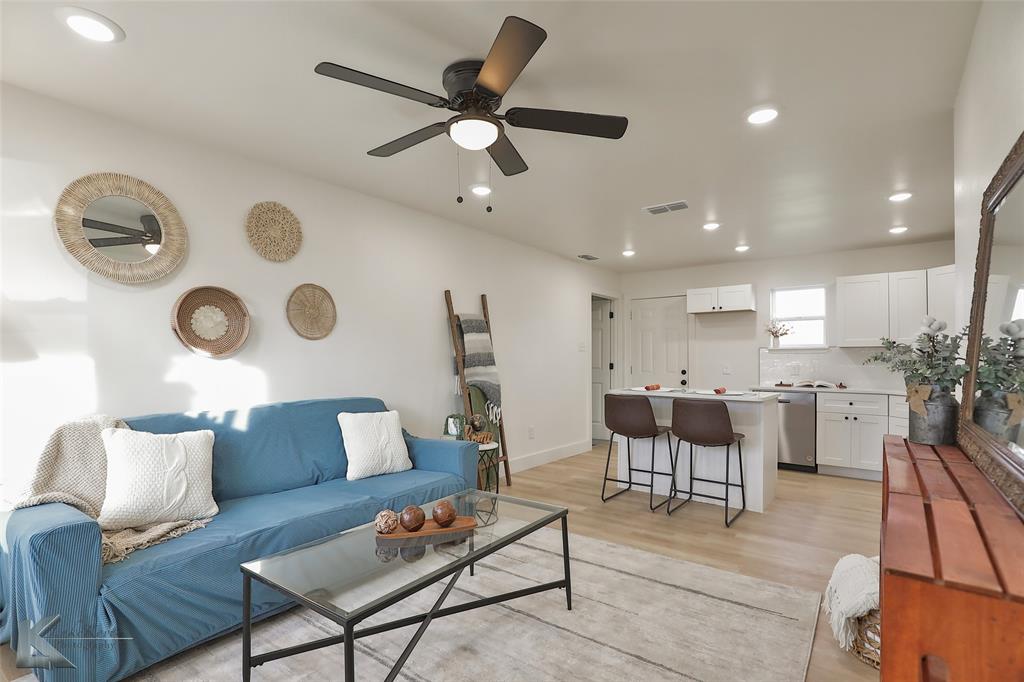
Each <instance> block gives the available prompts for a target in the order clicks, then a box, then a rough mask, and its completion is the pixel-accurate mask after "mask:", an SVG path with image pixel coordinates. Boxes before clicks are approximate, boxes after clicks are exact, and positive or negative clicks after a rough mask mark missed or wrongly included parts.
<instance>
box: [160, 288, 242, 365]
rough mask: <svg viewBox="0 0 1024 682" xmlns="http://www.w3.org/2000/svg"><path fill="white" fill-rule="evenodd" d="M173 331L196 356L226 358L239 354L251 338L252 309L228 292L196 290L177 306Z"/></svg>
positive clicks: (189, 291)
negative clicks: (250, 316) (248, 338)
mask: <svg viewBox="0 0 1024 682" xmlns="http://www.w3.org/2000/svg"><path fill="white" fill-rule="evenodd" d="M171 328H172V329H173V330H174V334H175V336H177V337H178V340H179V341H181V343H182V344H183V345H184V346H185V348H188V349H189V350H190V351H192V352H193V353H196V354H198V355H205V356H207V357H211V358H226V357H228V356H229V355H232V354H234V353H235V352H237V351H238V349H239V348H241V347H242V344H244V343H245V339H246V337H248V336H249V310H248V309H247V308H246V307H245V303H243V302H242V299H240V298H239V297H238V296H236V295H235V294H233V293H231V292H230V291H228V290H227V289H221V288H220V287H196V288H194V289H189V290H188V291H186V292H185V293H184V294H182V295H181V297H180V298H178V301H177V302H176V303H175V304H174V310H173V312H172V313H171Z"/></svg>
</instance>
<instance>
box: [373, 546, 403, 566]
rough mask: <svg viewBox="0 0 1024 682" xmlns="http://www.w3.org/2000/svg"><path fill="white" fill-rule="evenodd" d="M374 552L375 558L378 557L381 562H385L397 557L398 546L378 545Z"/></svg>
mask: <svg viewBox="0 0 1024 682" xmlns="http://www.w3.org/2000/svg"><path fill="white" fill-rule="evenodd" d="M376 554H377V558H378V559H380V561H381V563H385V564H386V563H388V562H389V561H394V560H395V559H397V558H398V548H397V547H378V548H377V551H376Z"/></svg>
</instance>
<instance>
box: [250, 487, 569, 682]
mask: <svg viewBox="0 0 1024 682" xmlns="http://www.w3.org/2000/svg"><path fill="white" fill-rule="evenodd" d="M484 494H485V495H486V496H487V497H494V498H496V499H498V500H502V499H504V500H508V501H509V502H512V503H515V504H519V505H523V506H527V507H534V508H537V509H543V510H545V511H547V510H549V509H552V507H551V506H550V505H545V504H540V503H535V502H531V501H529V500H521V499H518V498H510V497H505V496H498V495H490V494H486V493H484ZM568 514H569V510H568V509H565V508H561V509H558V510H557V511H551V513H550V514H549V515H548V516H545V517H543V518H541V519H538V520H536V521H533V522H531V523H529V524H527V525H525V526H523V527H522V528H520V529H518V530H517V531H515V532H514V533H510V534H509V535H507V536H506V537H504V538H502V539H501V540H498V541H496V542H494V543H491V544H488V545H486V546H485V547H482V548H480V549H472V548H471V549H470V551H469V553H468V554H467V555H466V556H465V557H462V558H460V559H457V560H456V561H453V562H452V563H451V564H448V565H447V566H444V567H442V568H440V569H438V570H437V571H435V572H433V573H430V574H428V575H425V576H422V577H421V578H419V579H417V580H414V581H412V582H410V583H409V584H408V585H405V586H404V587H402V588H400V589H398V590H396V591H394V592H392V593H390V594H387V595H384V596H383V597H380V598H378V599H376V600H374V601H372V602H370V603H368V604H365V605H364V606H361V607H360V608H358V609H355V610H354V611H351V612H347V614H346V615H341V614H340V613H338V612H337V611H334V610H332V609H329V608H327V607H325V606H323V605H322V604H319V603H317V602H316V601H312V600H310V599H308V598H306V597H304V596H303V595H301V594H296V593H295V592H293V591H291V590H289V589H287V588H284V587H282V586H280V585H278V584H276V583H274V582H273V581H271V580H268V579H266V578H264V577H263V576H260V575H258V574H256V573H254V572H252V571H250V570H248V569H246V568H245V566H244V565H243V566H241V571H242V680H244V682H249V679H250V675H251V673H252V669H253V668H255V667H257V666H260V665H263V664H264V663H268V662H270V661H276V660H277V659H279V658H286V657H288V656H295V655H296V654H301V653H305V652H307V651H313V650H315V649H321V648H323V647H328V646H333V645H335V644H344V649H345V651H344V655H345V682H353V681H354V680H355V660H354V647H355V640H357V639H361V638H363V637H369V636H371V635H378V634H381V633H383V632H388V631H390V630H396V629H398V628H403V627H407V626H409V625H415V624H416V623H419V624H420V626H419V628H417V629H416V632H415V633H414V634H413V636H412V638H411V639H410V640H409V643H408V645H406V647H405V650H404V651H403V652H402V654H401V656H399V657H398V660H397V661H395V665H394V667H392V669H391V672H390V673H388V676H387V677H386V678H385V679H386V680H387V682H392V681H393V680H395V679H396V678H397V677H398V674H399V672H400V671H401V670H402V666H403V665H405V662H406V661H407V660H408V659H409V656H410V655H411V654H412V652H413V649H415V648H416V645H417V644H418V643H419V641H420V638H421V637H422V636H423V633H424V632H426V630H427V626H429V625H430V623H431V621H432V620H434V619H435V618H443V617H444V616H451V615H453V614H456V613H462V612H464V611H471V610H473V609H478V608H481V607H483V606H490V605H492V604H498V603H500V602H504V601H509V600H511V599H518V598H520V597H526V596H529V595H531V594H537V593H538V592H546V591H548V590H558V589H564V590H565V606H566V609H568V610H569V611H572V583H571V580H570V572H569V526H568V521H569V519H568ZM558 519H561V522H562V523H561V525H562V561H563V565H564V570H565V573H564V577H563V578H562V579H561V580H553V581H551V582H547V583H542V584H540V585H534V586H533V587H527V588H523V589H521V590H514V591H512V592H505V593H503V594H498V595H494V596H492V597H486V598H484V599H477V600H475V601H470V602H466V603H463V604H457V605H455V606H448V607H442V604H443V603H444V600H445V599H446V598H447V597H448V595H449V593H451V591H452V588H453V587H454V586H455V582H456V581H457V580H458V579H459V577H460V576H461V575H462V572H463V570H465V568H466V567H467V566H468V567H469V569H470V574H471V575H472V573H473V565H474V564H475V563H476V562H477V561H479V560H480V559H483V558H484V557H487V556H490V555H491V554H494V553H495V552H497V551H498V550H500V549H503V548H504V547H507V546H508V545H510V544H512V543H514V542H518V541H519V540H522V539H523V538H524V537H526V536H527V535H530V534H532V533H534V532H535V531H537V530H538V529H540V528H543V527H544V526H547V525H548V524H550V523H552V522H554V521H556V520H558ZM328 541H329V540H328ZM318 542H323V540H319V541H317V542H314V543H310V544H317V543H318ZM470 542H472V538H471V539H470ZM304 546H308V545H304ZM471 547H472V545H471ZM299 549H302V547H296V548H294V549H291V550H288V552H294V551H298V550H299ZM285 553H287V552H285ZM448 576H452V578H451V580H449V581H448V584H447V585H446V586H445V588H444V591H443V592H442V593H441V596H440V597H438V599H437V601H436V602H434V606H433V607H432V608H431V609H430V610H429V611H427V612H426V613H420V614H417V615H415V616H407V617H405V618H400V619H398V620H394V621H391V622H388V623H381V624H379V625H373V626H368V627H365V628H363V629H361V630H356V625H358V624H359V623H360V622H361V621H363V620H365V619H366V618H369V617H370V616H373V615H374V614H376V613H379V612H381V611H383V610H384V609H386V608H388V607H389V606H393V605H395V604H397V603H398V602H400V601H402V600H403V599H405V598H407V597H409V596H411V595H413V594H416V593H417V592H419V591H420V590H422V589H424V588H426V587H429V586H430V585H434V584H437V583H438V582H440V581H441V580H443V579H444V578H446V577H448ZM253 580H257V581H259V582H261V583H263V584H264V585H266V586H268V587H270V588H272V589H274V590H276V591H278V592H281V593H283V594H286V595H288V596H289V597H291V598H292V599H294V600H295V601H296V602H298V603H300V604H303V605H305V606H307V607H309V608H310V609H312V610H313V611H316V612H317V613H319V614H320V615H322V616H324V617H325V618H328V619H330V620H332V621H334V622H335V623H337V624H338V625H340V626H342V627H343V628H344V632H343V633H342V634H339V635H333V636H331V637H324V638H322V639H318V640H314V641H312V642H307V643H306V644H298V645H295V646H290V647H285V648H283V649H276V650H274V651H268V652H266V653H262V654H255V655H254V654H253V653H252V606H251V603H252V581H253Z"/></svg>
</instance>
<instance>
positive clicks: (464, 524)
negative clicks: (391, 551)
mask: <svg viewBox="0 0 1024 682" xmlns="http://www.w3.org/2000/svg"><path fill="white" fill-rule="evenodd" d="M399 528H400V529H401V528H402V527H401V526H399ZM474 528H476V519H475V518H473V517H472V516H456V517H455V520H454V521H453V522H452V524H451V525H450V526H448V527H447V528H442V527H441V526H439V525H437V522H435V521H434V520H433V519H427V521H426V522H425V523H424V524H423V527H422V528H420V529H419V530H417V531H407V530H404V529H401V530H396V531H395V532H393V533H388V534H387V535H382V534H381V533H377V545H378V546H380V547H414V546H417V545H435V544H442V543H445V542H452V541H454V540H459V539H462V538H467V537H469V536H470V535H472V534H473V529H474Z"/></svg>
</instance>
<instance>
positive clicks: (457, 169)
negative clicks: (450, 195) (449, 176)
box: [455, 146, 462, 204]
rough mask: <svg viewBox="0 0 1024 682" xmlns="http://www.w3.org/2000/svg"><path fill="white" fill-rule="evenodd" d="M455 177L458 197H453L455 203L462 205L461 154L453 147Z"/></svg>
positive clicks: (457, 148)
mask: <svg viewBox="0 0 1024 682" xmlns="http://www.w3.org/2000/svg"><path fill="white" fill-rule="evenodd" d="M455 177H456V178H457V179H456V182H458V183H459V186H458V196H457V197H455V201H456V202H457V203H460V204H461V203H462V154H460V153H459V147H458V146H456V147H455Z"/></svg>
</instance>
